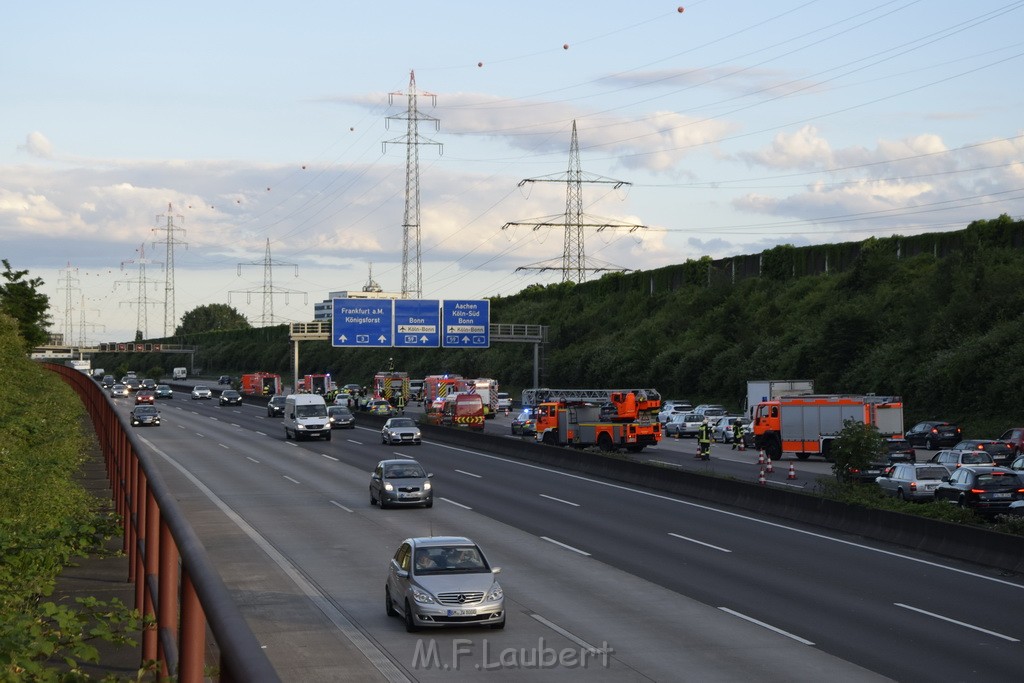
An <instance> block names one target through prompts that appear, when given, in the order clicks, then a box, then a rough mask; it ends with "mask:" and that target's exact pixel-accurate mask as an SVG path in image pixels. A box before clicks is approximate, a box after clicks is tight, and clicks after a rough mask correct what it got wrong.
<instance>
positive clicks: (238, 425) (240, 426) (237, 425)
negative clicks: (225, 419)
mask: <svg viewBox="0 0 1024 683" xmlns="http://www.w3.org/2000/svg"><path fill="white" fill-rule="evenodd" d="M228 424H230V425H231V426H232V427H238V428H239V429H241V428H242V425H240V424H235V423H234V422H229V423H228Z"/></svg>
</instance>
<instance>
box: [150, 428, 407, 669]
mask: <svg viewBox="0 0 1024 683" xmlns="http://www.w3.org/2000/svg"><path fill="white" fill-rule="evenodd" d="M142 440H143V441H144V442H145V443H146V445H147V446H149V447H150V448H151V449H153V452H154V453H156V454H157V455H159V456H160V457H161V458H163V459H164V460H166V461H167V462H169V463H170V464H171V465H172V466H173V467H174V468H175V469H177V470H178V471H179V472H181V473H182V474H183V475H184V476H185V477H186V478H188V480H189V481H191V482H192V484H193V485H195V487H196V488H198V489H199V490H200V491H202V492H203V494H204V495H205V496H206V497H207V498H209V499H210V501H212V502H213V504H214V505H216V506H217V507H218V508H220V510H221V511H222V512H223V513H224V514H225V515H226V516H227V517H228V518H229V519H230V520H231V521H233V522H234V523H235V525H236V526H237V527H238V528H239V529H241V530H242V532H243V533H244V534H245V535H246V536H248V537H249V538H251V539H252V541H253V542H254V543H255V544H256V545H258V546H259V547H260V548H261V549H262V550H263V552H265V553H266V554H267V555H268V556H269V557H270V559H271V560H273V561H274V563H275V564H276V565H277V566H278V567H280V568H281V571H283V572H284V573H285V574H287V575H288V576H289V578H291V580H292V581H293V582H294V583H295V585H296V586H298V587H299V589H300V590H301V591H302V592H303V594H305V596H306V597H307V598H309V599H310V601H312V602H313V604H314V605H316V606H317V607H318V608H319V609H320V611H321V612H323V613H324V615H325V616H326V617H327V618H328V619H330V620H331V623H333V624H334V625H335V626H336V627H337V628H338V630H339V631H341V633H342V635H343V636H345V637H346V638H348V639H349V641H351V642H352V643H353V644H354V645H355V646H356V647H357V648H359V650H360V652H362V653H363V655H364V656H365V657H366V658H367V659H369V660H370V662H371V663H372V664H373V665H374V666H375V667H377V670H378V671H380V672H381V674H382V675H383V676H384V677H385V678H386V679H387V680H388V681H392V682H393V683H410V681H409V678H408V677H407V676H406V675H405V674H403V673H402V672H401V670H399V669H398V667H396V666H395V664H394V663H393V662H392V661H391V659H390V657H389V656H388V655H385V654H384V652H383V651H381V650H380V648H378V647H377V646H376V645H374V644H373V642H372V641H371V640H370V639H369V638H367V637H366V635H364V634H363V632H362V631H360V630H359V628H357V627H356V626H355V625H354V624H353V623H352V622H351V621H350V620H349V618H348V617H346V616H345V614H344V613H343V612H342V611H341V610H339V609H338V608H337V607H335V606H334V605H333V604H331V601H330V598H328V597H327V596H326V595H324V594H323V593H321V592H320V591H318V590H317V589H316V587H315V586H314V585H313V584H311V583H310V582H309V580H308V579H306V577H305V576H303V574H302V572H301V571H299V569H298V568H297V567H296V566H295V565H294V564H293V563H292V562H290V561H289V560H288V558H286V557H285V556H284V555H282V554H281V553H280V552H278V550H277V549H276V548H275V547H274V546H273V545H272V544H271V543H270V541H268V540H267V539H266V538H264V537H263V536H261V535H260V533H259V532H258V531H256V530H255V529H254V528H253V527H252V526H251V525H250V524H249V523H248V522H246V521H245V520H244V519H242V517H241V516H240V515H239V514H238V513H237V512H235V511H234V510H233V509H232V508H231V507H230V506H229V505H228V504H227V503H225V502H224V501H223V500H221V499H220V498H219V497H218V496H217V494H215V493H214V492H213V491H211V490H210V488H209V487H208V486H207V485H206V484H204V483H203V482H201V481H200V480H199V479H198V478H197V477H196V476H195V475H194V474H192V473H191V472H189V471H188V470H187V469H185V468H184V467H183V466H182V465H181V464H179V463H178V462H177V461H176V460H174V459H173V458H171V457H170V456H169V455H167V454H166V453H164V452H163V451H161V450H160V449H159V448H157V447H156V446H155V445H153V443H152V442H150V441H148V440H147V439H146V438H145V437H143V438H142Z"/></svg>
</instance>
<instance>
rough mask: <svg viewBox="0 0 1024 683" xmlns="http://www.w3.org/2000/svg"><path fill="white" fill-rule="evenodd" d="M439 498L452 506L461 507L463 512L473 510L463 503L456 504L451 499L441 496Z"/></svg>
mask: <svg viewBox="0 0 1024 683" xmlns="http://www.w3.org/2000/svg"><path fill="white" fill-rule="evenodd" d="M438 498H441V500H443V501H444V502H446V503H451V504H452V505H455V506H456V507H460V508H462V509H463V510H472V509H473V508H471V507H469V506H468V505H463V504H462V503H456V502H455V501H454V500H452V499H451V498H444V497H441V496H438Z"/></svg>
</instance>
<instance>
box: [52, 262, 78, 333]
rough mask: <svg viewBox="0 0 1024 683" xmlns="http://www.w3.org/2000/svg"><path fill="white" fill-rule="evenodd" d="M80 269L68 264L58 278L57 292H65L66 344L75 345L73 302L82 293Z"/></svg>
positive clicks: (61, 270)
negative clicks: (79, 277) (77, 294)
mask: <svg viewBox="0 0 1024 683" xmlns="http://www.w3.org/2000/svg"><path fill="white" fill-rule="evenodd" d="M78 283H79V279H78V268H75V267H74V266H72V265H71V264H70V263H68V265H67V268H61V269H60V274H59V277H58V278H57V284H58V287H57V291H58V292H59V291H61V290H64V343H65V344H74V343H75V337H74V334H73V332H74V328H73V325H74V311H75V307H74V305H73V303H72V302H74V300H75V294H76V293H78V292H80V291H81V287H79V285H78Z"/></svg>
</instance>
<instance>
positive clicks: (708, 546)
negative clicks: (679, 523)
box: [668, 531, 732, 553]
mask: <svg viewBox="0 0 1024 683" xmlns="http://www.w3.org/2000/svg"><path fill="white" fill-rule="evenodd" d="M668 535H669V536H675V537H676V538H681V539H682V540H684V541H689V542H690V543H696V544H697V545H702V546H705V547H707V548H711V549H712V550H721V551H722V552H723V553H731V552H732V551H731V550H729V549H728V548H720V547H718V546H717V545H711V544H710V543H705V542H704V541H698V540H697V539H695V538H690V537H689V536H680V535H679V534H674V533H672V532H671V531H670V532H668Z"/></svg>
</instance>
